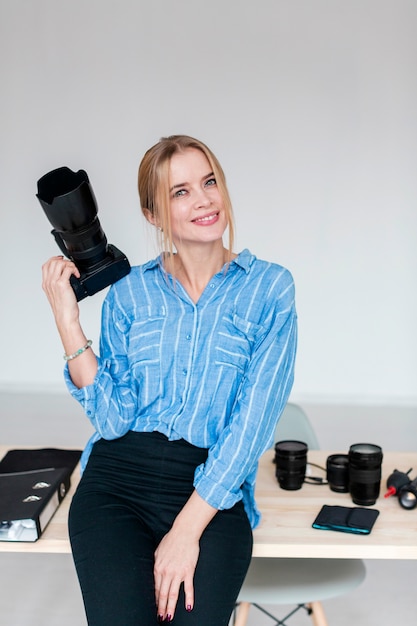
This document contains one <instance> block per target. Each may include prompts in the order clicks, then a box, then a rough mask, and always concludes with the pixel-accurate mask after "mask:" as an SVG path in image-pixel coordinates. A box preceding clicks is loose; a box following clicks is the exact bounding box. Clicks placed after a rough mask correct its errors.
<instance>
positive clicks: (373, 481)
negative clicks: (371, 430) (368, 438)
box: [349, 443, 382, 506]
mask: <svg viewBox="0 0 417 626" xmlns="http://www.w3.org/2000/svg"><path fill="white" fill-rule="evenodd" d="M381 464H382V448H380V446H377V445H374V444H372V443H355V444H353V445H351V446H350V448H349V491H350V495H351V497H352V500H353V502H354V503H355V504H359V505H360V506H370V505H372V504H375V502H376V500H377V498H378V496H379V490H380V486H381Z"/></svg>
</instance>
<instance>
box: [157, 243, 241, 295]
mask: <svg viewBox="0 0 417 626" xmlns="http://www.w3.org/2000/svg"><path fill="white" fill-rule="evenodd" d="M209 248H210V249H209ZM235 256H236V255H232V258H235ZM228 260H229V252H228V250H226V249H225V248H224V247H223V243H221V246H220V245H217V246H215V247H210V246H207V248H205V249H203V250H202V249H201V248H200V249H199V250H195V249H190V248H187V249H180V250H179V251H178V252H177V254H175V255H174V256H173V257H171V259H170V261H169V262H168V263H167V264H166V268H165V269H166V270H167V271H168V272H170V273H171V274H173V276H174V277H175V279H176V280H178V281H179V282H180V283H181V285H182V286H183V287H184V289H185V290H186V291H187V293H188V295H189V296H190V298H191V299H192V300H193V302H197V301H198V300H199V298H200V296H201V294H202V293H203V291H204V289H205V288H206V286H207V284H208V282H209V281H210V279H211V278H212V277H213V276H214V275H215V274H217V273H218V272H220V271H221V269H222V268H223V266H224V264H225V263H227V261H228Z"/></svg>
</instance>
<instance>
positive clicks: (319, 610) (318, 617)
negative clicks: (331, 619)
mask: <svg viewBox="0 0 417 626" xmlns="http://www.w3.org/2000/svg"><path fill="white" fill-rule="evenodd" d="M309 607H310V609H311V611H312V612H311V619H312V620H313V624H314V626H328V623H327V619H326V616H325V614H324V609H323V606H322V604H321V602H311V603H310V604H309Z"/></svg>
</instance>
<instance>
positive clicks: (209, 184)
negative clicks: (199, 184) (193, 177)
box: [205, 178, 216, 187]
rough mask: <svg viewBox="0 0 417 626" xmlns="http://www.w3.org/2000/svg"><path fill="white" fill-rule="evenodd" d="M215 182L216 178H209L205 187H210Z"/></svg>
mask: <svg viewBox="0 0 417 626" xmlns="http://www.w3.org/2000/svg"><path fill="white" fill-rule="evenodd" d="M215 184H216V179H215V178H209V179H208V180H206V183H205V185H206V187H211V186H212V185H215Z"/></svg>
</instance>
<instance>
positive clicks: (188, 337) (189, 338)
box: [186, 333, 191, 341]
mask: <svg viewBox="0 0 417 626" xmlns="http://www.w3.org/2000/svg"><path fill="white" fill-rule="evenodd" d="M186 339H187V340H188V341H191V335H190V333H188V335H187V336H186Z"/></svg>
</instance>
